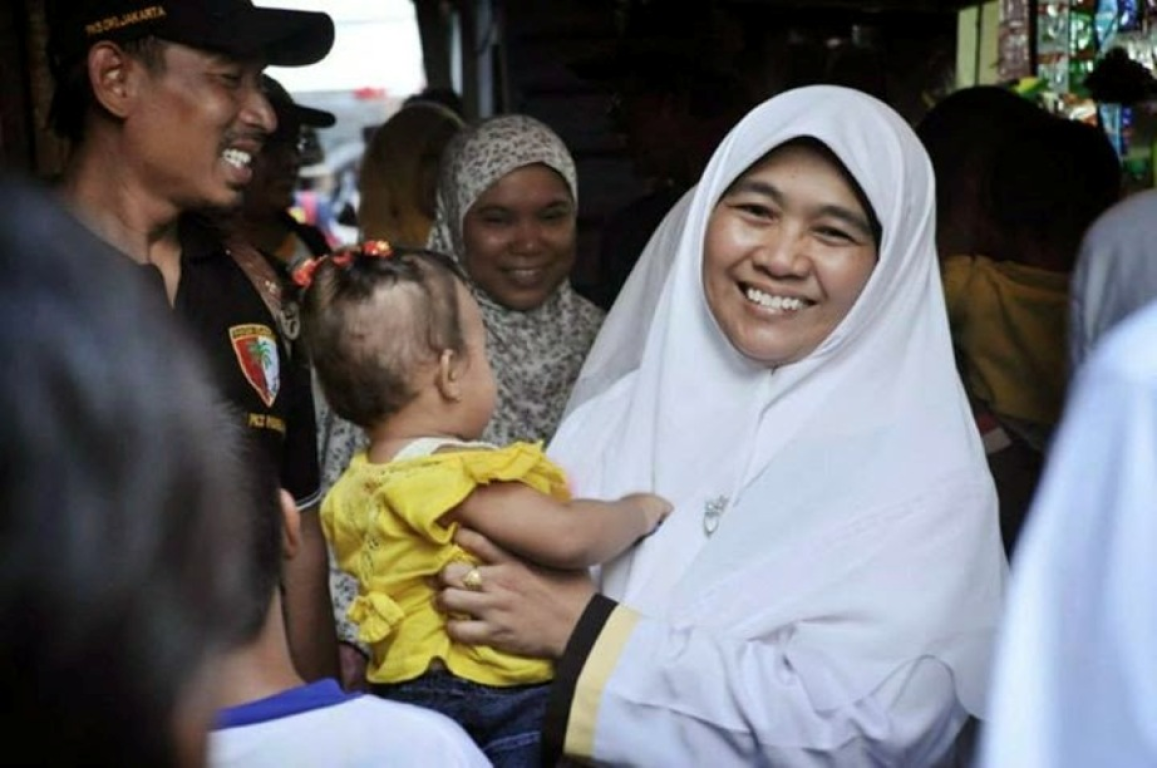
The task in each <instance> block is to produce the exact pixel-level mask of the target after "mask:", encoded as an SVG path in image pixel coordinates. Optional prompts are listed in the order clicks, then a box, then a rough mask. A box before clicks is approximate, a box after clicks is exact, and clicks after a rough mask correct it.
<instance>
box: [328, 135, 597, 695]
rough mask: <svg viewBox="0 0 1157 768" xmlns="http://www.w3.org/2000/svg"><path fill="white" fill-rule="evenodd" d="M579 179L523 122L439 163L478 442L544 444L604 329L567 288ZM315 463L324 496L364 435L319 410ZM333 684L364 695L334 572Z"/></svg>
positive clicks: (346, 600) (348, 588)
mask: <svg viewBox="0 0 1157 768" xmlns="http://www.w3.org/2000/svg"><path fill="white" fill-rule="evenodd" d="M577 210H578V179H577V176H576V173H575V164H574V159H573V158H572V157H571V155H570V152H569V151H567V148H566V145H565V144H563V142H562V139H560V138H559V137H558V135H557V134H556V133H555V132H554V131H552V130H551V129H550V128H548V127H547V126H546V125H544V124H543V123H541V122H540V121H538V120H535V119H534V118H531V117H527V116H526V115H502V116H498V117H492V118H489V119H486V120H483V121H482V122H480V123H477V124H474V125H471V126H469V127H467V128H464V129H462V130H460V131H459V133H458V134H456V135H455V137H454V139H453V140H451V143H450V144H449V145H448V146H447V148H446V150H445V153H444V154H443V156H442V167H441V174H440V180H439V185H438V200H437V218H436V219H435V221H434V227H433V229H432V231H431V233H430V238H429V247H431V248H433V249H434V250H438V251H442V252H444V253H448V254H451V255H453V256H454V257H455V258H456V259H458V260H459V261H460V262H461V263H462V265H463V267H464V268H465V270H466V272H467V274H468V275H469V277H470V279H471V290H472V292H473V293H474V296H475V298H477V300H478V303H479V305H480V306H481V307H482V316H483V319H484V321H485V323H486V331H487V339H486V344H487V353H488V354H489V356H490V364H491V367H492V368H493V369H494V375H495V378H496V379H497V381H498V404H497V407H496V408H495V412H494V417H493V418H492V419H491V421H490V425H489V427H487V430H486V432H485V433H484V434H483V436H482V439H483V440H487V441H489V442H492V443H495V444H498V445H505V444H507V443H510V442H514V441H516V440H528V441H536V440H542V441H544V442H546V441H548V440H549V439H550V438H551V436H553V434H554V431H555V428H556V427H557V426H558V423H559V420H560V419H561V418H562V411H563V408H564V407H565V406H566V402H567V399H568V398H569V396H570V391H571V386H572V385H573V384H574V381H575V379H576V378H577V376H578V373H579V369H580V368H581V367H582V364H583V359H584V358H585V357H586V354H587V351H588V350H589V349H590V346H591V344H592V343H593V342H594V338H595V334H596V333H597V332H598V330H599V326H600V325H601V324H602V320H603V315H604V313H603V311H602V310H601V309H599V308H598V307H597V306H595V305H594V304H592V303H591V302H589V301H587V300H586V299H584V298H582V297H581V296H579V295H578V294H577V293H575V291H574V290H573V289H572V288H571V286H570V282H569V280H568V277H569V275H570V270H571V267H572V266H573V265H574V259H575V250H576V245H577V243H576V234H575V220H576V214H577ZM318 430H319V438H318V443H319V445H318V455H319V456H320V458H321V463H322V484H323V488H324V489H328V488H329V487H330V486H331V485H333V483H334V482H335V481H336V480H337V478H338V477H339V476H340V475H341V473H342V471H343V470H345V468H346V467H347V466H348V465H349V462H350V459H351V458H352V457H353V455H354V453H355V452H357V451H359V450H361V449H363V448H364V447H365V446H366V443H367V440H366V437H365V434H364V433H363V432H362V431H361V430H360V429H358V428H357V427H355V426H354V425H352V424H350V423H349V422H347V421H345V420H343V419H340V418H338V417H337V416H336V414H334V413H333V412H332V411H330V410H329V409H328V408H326V407H325V406H324V402H323V401H319V414H318ZM330 591H331V594H332V596H333V603H334V614H335V619H336V622H337V631H338V638H339V640H341V641H342V643H343V645H344V646H345V647H344V648H343V659H342V669H343V672H342V675H343V682H344V683H345V684H346V685H347V686H357V685H362V684H364V680H362V679H361V678H362V670H363V668H364V664H365V660H364V657H360V656H359V655H358V654H357V652H355V651H354V650H352V649H353V648H354V647H355V646H357V641H356V637H357V628H356V627H355V626H354V625H353V624H352V623H351V622H350V621H349V619H348V618H347V617H346V610H347V609H348V607H349V605H350V603H351V602H352V601H353V599H354V597H355V596H356V594H357V585H356V583H355V582H354V581H353V580H352V579H351V578H350V577H349V576H348V575H346V574H345V573H343V572H342V571H341V570H340V569H338V568H337V567H336V566H335V565H334V563H333V562H332V561H331V567H330Z"/></svg>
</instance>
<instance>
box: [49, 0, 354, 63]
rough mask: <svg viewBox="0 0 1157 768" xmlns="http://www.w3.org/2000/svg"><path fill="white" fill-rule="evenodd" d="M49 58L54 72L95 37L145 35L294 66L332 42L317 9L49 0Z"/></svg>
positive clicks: (327, 21) (246, 1) (201, 1)
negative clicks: (299, 9)
mask: <svg viewBox="0 0 1157 768" xmlns="http://www.w3.org/2000/svg"><path fill="white" fill-rule="evenodd" d="M48 24H49V30H50V31H49V42H48V53H49V60H50V62H51V64H52V65H53V68H54V70H55V71H56V72H62V71H64V70H65V69H66V68H67V67H68V66H69V65H71V64H72V63H74V62H76V61H77V60H79V59H81V58H83V57H84V56H85V55H86V54H87V53H88V50H89V48H91V47H92V46H93V44H95V43H97V42H100V41H101V40H112V41H115V42H127V41H129V40H135V39H138V38H141V37H145V36H149V35H152V36H155V37H157V38H160V39H162V40H168V41H171V42H174V43H180V44H182V45H187V46H190V47H192V48H201V49H204V50H210V51H216V52H219V53H224V54H227V55H230V56H235V57H237V58H248V57H251V56H261V57H263V58H264V59H265V60H266V62H267V63H268V64H271V65H274V66H283V67H297V66H304V65H307V64H313V63H315V62H318V61H321V60H322V59H323V58H325V56H326V54H328V53H329V50H330V48H332V47H333V38H334V28H333V19H332V18H330V16H329V14H327V13H322V12H316V11H295V10H287V9H283V8H258V7H256V6H254V5H253V3H252V2H251V1H250V0H56V2H51V3H50V4H49V7H48Z"/></svg>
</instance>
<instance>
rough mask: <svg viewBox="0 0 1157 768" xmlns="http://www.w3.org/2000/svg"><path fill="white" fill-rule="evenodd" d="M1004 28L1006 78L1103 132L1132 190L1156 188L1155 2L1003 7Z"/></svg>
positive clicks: (1009, 0) (1023, 2)
mask: <svg viewBox="0 0 1157 768" xmlns="http://www.w3.org/2000/svg"><path fill="white" fill-rule="evenodd" d="M999 29H1000V34H1001V39H1000V40H999V41H998V44H999V46H1000V52H1001V54H1000V55H1001V58H1000V71H1001V74H1002V77H1006V78H1008V79H1009V80H1013V81H1015V88H1016V90H1017V91H1018V92H1020V93H1021V94H1022V95H1024V96H1026V97H1028V98H1032V99H1034V100H1036V101H1038V102H1039V103H1040V104H1042V106H1044V107H1045V108H1046V109H1048V110H1049V111H1051V112H1054V113H1057V114H1060V115H1062V116H1065V117H1068V118H1070V119H1074V120H1081V121H1084V122H1089V123H1093V124H1095V125H1099V126H1100V127H1101V128H1102V130H1104V131H1105V133H1106V135H1108V137H1109V140H1110V141H1111V142H1112V144H1113V146H1114V147H1115V148H1116V150H1117V153H1118V155H1119V156H1120V157H1121V161H1122V166H1123V168H1124V169H1125V171H1126V175H1127V177H1128V178H1127V183H1128V185H1129V186H1130V187H1131V188H1143V187H1151V186H1154V180H1155V178H1157V174H1155V173H1154V166H1155V165H1157V152H1155V151H1154V146H1155V144H1154V143H1155V141H1157V88H1155V87H1151V86H1153V85H1157V80H1154V79H1153V75H1152V73H1154V72H1157V0H1002V3H1001V22H1000V27H999ZM1030 46H1031V47H1030ZM1026 61H1027V62H1028V65H1027V71H1028V76H1026V75H1025V71H1026V66H1025V62H1026ZM1130 63H1131V64H1133V66H1132V67H1128V66H1124V65H1125V64H1130Z"/></svg>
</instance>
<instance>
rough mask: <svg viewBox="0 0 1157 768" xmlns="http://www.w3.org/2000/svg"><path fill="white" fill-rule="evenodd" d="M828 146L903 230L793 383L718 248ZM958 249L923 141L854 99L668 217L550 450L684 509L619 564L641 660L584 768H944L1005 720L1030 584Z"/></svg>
mask: <svg viewBox="0 0 1157 768" xmlns="http://www.w3.org/2000/svg"><path fill="white" fill-rule="evenodd" d="M804 135H806V136H813V137H815V138H818V139H820V140H821V141H823V142H824V143H825V144H827V145H828V146H829V147H830V148H831V149H832V150H833V151H834V152H835V153H836V155H837V156H838V157H840V158H841V160H842V161H843V162H844V164H845V166H846V167H847V168H848V169H849V171H850V172H851V173H852V175H853V176H854V177H855V178H856V179H857V181H858V182H859V184H860V186H861V187H862V188H863V190H864V192H865V194H866V196H867V198H868V199H869V201H871V204H872V206H873V208H874V210H875V213H876V215H877V216H878V218H879V220H880V222H881V224H882V226H883V232H884V234H883V240H882V244H881V247H880V255H879V261H878V264H877V266H876V268H875V270H874V271H873V274H872V276H871V278H870V280H869V282H868V284H867V286H866V287H865V289H864V291H863V293H862V294H861V296H860V298H859V300H858V301H857V303H856V305H855V306H854V307H853V308H852V310H851V311H850V313H849V314H848V316H847V317H846V318H845V319H844V320H843V321H842V322H841V324H840V325H839V326H838V327H837V328H836V329H835V330H834V331H833V333H832V334H831V335H830V336H829V337H828V338H827V339H826V340H825V341H824V342H823V343H822V344H821V345H820V346H819V348H818V349H817V350H815V351H814V352H813V353H811V354H810V355H809V356H808V357H806V358H805V359H803V360H801V361H800V362H798V363H794V364H791V365H787V366H783V367H781V368H779V369H777V370H775V371H770V370H768V369H766V368H761V367H758V366H756V365H754V364H752V363H751V362H750V361H748V360H747V359H745V358H743V357H742V356H741V355H740V354H739V353H738V352H736V351H735V350H734V348H732V347H731V345H730V343H729V342H728V341H727V340H726V337H725V336H724V335H723V334H722V333H721V331H720V330H719V328H718V326H717V324H716V323H715V321H714V319H713V317H712V316H711V313H710V311H709V309H708V307H707V304H706V301H705V299H704V294H703V286H702V280H701V276H700V273H701V266H702V247H701V246H702V243H703V238H704V233H705V230H706V224H707V220H708V217H709V216H710V213H711V210H712V208H713V206H714V204H715V202H716V201H717V200H718V199H719V197H720V195H721V194H722V193H723V191H724V190H725V189H726V188H727V186H728V185H729V184H730V183H731V182H732V181H733V180H734V179H735V178H737V177H738V176H739V175H740V174H741V173H742V172H743V171H744V170H746V169H747V168H748V167H749V166H750V165H751V164H752V163H753V162H755V161H756V160H758V159H759V158H761V157H762V156H763V155H765V154H766V153H767V152H768V151H769V150H770V149H772V148H774V147H775V146H777V145H779V144H781V143H783V142H784V141H786V140H788V139H790V138H794V137H796V136H804ZM933 239H934V189H933V180H932V170H931V166H930V163H929V162H928V159H927V156H926V154H925V153H924V150H923V148H922V146H921V145H920V143H919V141H918V140H917V139H916V137H915V136H914V134H913V133H912V132H911V130H910V129H909V127H908V126H907V124H906V123H904V121H903V120H902V119H901V118H900V117H899V116H898V115H897V114H896V113H895V112H893V111H892V110H891V109H889V108H888V107H886V106H885V105H883V104H882V103H881V102H879V101H877V100H875V99H873V98H871V97H869V96H867V95H865V94H863V93H860V92H857V91H852V90H849V89H844V88H838V87H832V86H816V87H809V88H804V89H799V90H796V91H791V92H788V93H786V94H783V95H780V96H777V97H775V98H773V99H771V100H769V101H767V102H765V103H764V104H763V105H761V106H759V107H757V108H756V109H755V110H753V111H752V112H751V113H749V114H748V116H747V117H745V118H744V119H743V120H742V121H741V122H740V123H739V125H738V126H737V127H736V128H735V129H733V131H732V132H731V133H730V134H729V135H728V137H727V138H725V139H724V141H723V142H722V144H721V145H720V147H719V149H718V150H717V151H716V153H715V155H714V156H713V158H712V159H711V161H710V163H709V165H708V167H707V169H706V170H705V172H704V175H703V178H702V179H701V181H700V183H699V185H698V186H697V187H696V188H695V189H693V190H692V191H691V192H689V193H688V195H687V196H686V197H685V198H684V199H683V200H682V201H680V203H678V204H677V205H676V206H675V208H674V209H673V210H672V212H671V213H670V214H669V215H668V217H667V218H666V219H665V220H664V222H663V224H662V225H661V226H660V229H659V230H658V231H657V232H656V234H655V235H654V237H653V238H652V240H651V242H650V243H649V244H648V247H647V249H646V250H645V251H644V254H643V257H642V259H641V260H640V263H639V265H638V267H637V268H636V271H635V273H633V274H632V277H631V279H630V280H628V282H627V284H626V286H624V289H623V292H622V294H621V295H620V299H619V300H618V301H617V302H616V304H615V306H614V307H613V308H612V310H611V312H610V314H609V316H608V318H607V321H606V323H605V324H604V327H603V330H602V332H601V333H600V335H599V337H598V338H597V339H596V342H595V345H594V347H593V349H592V352H591V355H590V356H589V358H588V360H587V363H586V365H585V366H584V369H583V372H582V373H581V374H580V377H579V382H578V383H577V385H576V388H575V393H574V396H573V398H572V401H571V403H570V405H569V406H568V415H567V416H566V417H565V418H564V421H563V424H562V426H561V427H560V429H559V432H558V434H557V435H556V437H555V439H554V441H553V442H552V443H551V445H550V447H549V453H550V454H551V455H552V457H553V458H555V459H556V460H557V461H559V462H560V464H562V466H563V467H565V468H566V469H567V471H568V473H569V474H570V475H571V477H572V480H573V482H574V486H575V491H576V492H577V493H578V494H580V495H586V496H596V497H608V498H609V497H615V496H618V495H620V494H622V493H626V492H630V491H637V490H652V491H655V492H657V493H660V494H662V495H664V496H666V497H667V498H669V499H671V500H672V502H673V503H674V505H675V511H674V513H673V514H672V516H671V517H670V518H669V519H668V520H667V521H666V522H665V523H664V525H663V526H662V527H661V528H660V529H659V531H658V532H657V533H656V534H655V535H653V536H651V537H650V538H648V539H647V540H645V541H644V542H643V543H642V544H641V545H640V546H639V547H637V548H636V549H634V550H632V551H631V552H629V553H628V554H626V555H625V556H623V557H621V558H620V559H618V560H616V561H613V562H611V563H609V564H607V565H606V566H604V567H603V569H602V572H601V585H602V589H603V591H604V593H606V594H607V595H609V596H610V597H613V598H615V599H617V600H620V601H621V602H622V603H623V604H624V605H625V606H628V607H630V608H631V609H633V610H634V611H637V612H638V613H639V614H640V615H641V618H639V619H638V621H637V623H635V624H633V625H632V626H633V628H632V629H631V630H630V632H629V635H628V637H627V639H626V640H625V642H624V644H623V645H622V646H621V648H619V649H618V651H619V655H618V657H617V658H615V659H611V660H610V661H609V662H608V660H607V659H606V658H605V655H606V654H605V652H604V650H600V646H599V644H598V643H596V646H595V648H594V651H593V653H592V657H591V659H590V660H588V665H591V664H592V663H594V664H609V665H610V668H609V670H606V674H605V675H604V678H605V679H602V680H601V681H600V682H599V684H598V685H597V686H595V687H594V688H591V687H590V686H589V685H587V686H586V689H585V690H580V691H579V696H578V697H576V699H575V701H574V702H572V721H576V718H578V719H582V718H583V717H586V716H589V719H591V720H592V721H593V723H594V725H593V726H592V732H591V734H590V735H589V739H587V742H589V743H587V744H586V745H585V746H582V747H581V748H578V749H577V752H576V754H577V756H579V757H589V758H592V759H594V760H595V761H596V762H604V763H613V764H638V765H692V764H695V765H698V764H712V765H732V764H734V765H750V764H761V763H770V764H775V765H864V764H882V765H930V764H932V763H934V762H935V761H936V760H937V759H940V758H941V757H943V756H944V755H945V754H946V753H947V751H948V750H949V749H950V747H951V744H952V742H953V740H954V738H955V737H956V734H957V732H958V731H959V729H960V727H961V725H962V723H963V722H964V720H965V719H966V717H967V714H968V713H969V712H971V713H973V714H980V713H981V711H982V705H983V702H984V699H985V690H986V681H987V672H988V654H989V651H990V645H991V638H992V635H993V633H994V630H995V625H996V621H997V618H998V616H999V614H1000V607H1001V603H1002V594H1003V582H1004V575H1005V570H1006V564H1005V561H1004V556H1003V551H1002V549H1001V543H1000V536H999V531H998V522H997V514H996V496H995V491H994V488H993V485H992V479H991V476H990V475H989V473H988V469H987V465H986V463H985V459H984V453H983V449H982V448H981V445H980V441H979V437H978V434H977V430H976V427H975V424H974V422H973V419H972V416H971V412H970V409H969V407H968V404H967V401H966V398H965V395H964V392H963V389H962V387H961V385H960V381H959V377H958V376H957V373H956V369H955V363H954V360H953V356H952V349H951V342H950V337H949V331H948V323H947V317H946V314H945V309H944V299H943V295H942V291H941V285H940V275H939V271H938V268H937V264H936V259H935V252H934V243H933ZM720 499H725V500H726V503H725V504H724V506H725V508H726V511H725V512H723V514H722V516H721V518H720V520H721V522H720V524H719V527H718V530H717V531H716V533H715V534H714V535H713V536H710V537H709V536H707V535H706V533H705V528H704V516H705V511H706V509H707V508H708V505H712V504H715V503H716V502H718V501H719V500H720ZM600 655H602V656H603V658H600ZM583 674H584V677H585V676H586V672H585V670H584V673H583ZM579 685H580V689H583V687H584V685H585V684H584V682H583V679H582V678H580V682H579ZM575 743H576V744H577V743H578V742H575ZM570 744H571V741H570V734H569V733H568V745H570ZM569 748H570V747H569V746H568V749H569Z"/></svg>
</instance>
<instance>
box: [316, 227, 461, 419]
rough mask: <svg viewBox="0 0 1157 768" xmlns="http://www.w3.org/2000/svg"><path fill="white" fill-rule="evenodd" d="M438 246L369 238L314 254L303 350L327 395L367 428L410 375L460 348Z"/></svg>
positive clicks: (401, 393) (446, 268)
mask: <svg viewBox="0 0 1157 768" xmlns="http://www.w3.org/2000/svg"><path fill="white" fill-rule="evenodd" d="M459 281H461V282H462V283H463V284H465V282H466V279H465V276H464V274H463V272H462V269H461V268H460V267H459V266H458V264H457V262H455V261H454V260H453V259H451V258H450V257H449V256H447V255H446V254H444V253H439V252H437V251H430V250H425V249H422V248H408V247H400V246H395V247H393V248H389V247H388V246H387V247H386V251H385V253H384V254H382V253H381V252H380V249H378V250H376V251H375V250H374V249H372V248H371V247H370V244H368V243H367V244H363V245H361V246H353V247H352V248H349V249H345V250H344V251H342V252H339V254H334V255H333V256H331V257H326V258H323V259H321V260H320V262H319V263H318V264H317V268H316V270H315V271H314V272H313V275H312V279H311V282H310V283H309V288H308V289H307V290H306V292H305V295H304V299H303V305H302V306H303V318H304V324H303V329H304V338H305V346H306V351H307V354H308V355H309V358H310V360H311V361H312V364H313V366H314V370H316V371H317V376H318V379H319V380H320V382H321V387H322V391H323V392H324V393H325V397H326V401H327V402H328V403H329V405H330V407H331V408H332V409H333V410H334V412H335V413H336V414H337V415H338V416H340V417H342V418H343V419H346V420H347V421H350V422H353V423H354V424H357V425H358V426H359V427H362V428H363V429H368V428H370V427H372V426H373V425H375V424H378V423H380V422H381V421H382V420H383V419H386V418H388V417H389V416H392V415H393V414H395V413H397V412H398V411H399V410H401V409H402V408H404V407H405V406H406V405H407V404H409V402H410V401H411V400H413V399H414V397H416V396H417V394H418V393H417V390H416V389H415V387H414V386H413V378H414V374H415V373H416V372H417V371H418V370H419V369H420V368H421V367H422V366H423V365H428V364H430V363H434V362H436V361H437V360H438V358H439V357H440V356H441V355H442V352H443V351H445V350H450V351H452V352H455V353H457V354H462V353H463V352H464V351H465V342H464V338H463V335H462V323H461V318H460V317H459V311H458V295H457V290H456V285H455V284H456V283H457V282H459Z"/></svg>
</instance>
